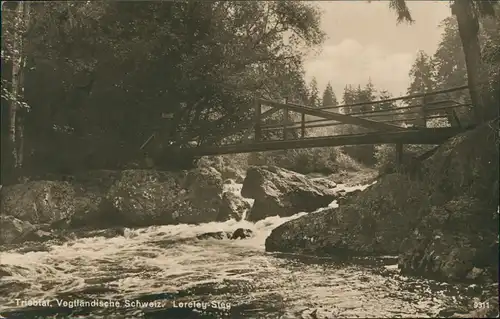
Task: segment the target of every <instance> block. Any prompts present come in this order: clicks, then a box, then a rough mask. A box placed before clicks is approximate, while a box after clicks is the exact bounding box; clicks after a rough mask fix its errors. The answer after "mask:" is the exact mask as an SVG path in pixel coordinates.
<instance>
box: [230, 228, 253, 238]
mask: <svg viewBox="0 0 500 319" xmlns="http://www.w3.org/2000/svg"><path fill="white" fill-rule="evenodd" d="M252 236H253V231H252V230H251V229H245V228H238V229H236V230H235V231H234V233H233V234H232V236H231V239H245V238H248V237H252Z"/></svg>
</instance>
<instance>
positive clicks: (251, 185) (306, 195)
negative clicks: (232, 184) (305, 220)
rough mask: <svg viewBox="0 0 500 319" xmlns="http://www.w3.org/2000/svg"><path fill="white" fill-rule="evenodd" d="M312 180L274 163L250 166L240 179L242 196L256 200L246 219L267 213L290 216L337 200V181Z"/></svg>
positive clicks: (267, 215)
mask: <svg viewBox="0 0 500 319" xmlns="http://www.w3.org/2000/svg"><path fill="white" fill-rule="evenodd" d="M325 185H326V182H324V181H323V182H315V181H313V180H310V179H308V178H307V177H306V176H304V175H302V174H299V173H295V172H292V171H288V170H285V169H281V168H278V167H275V166H259V167H251V168H249V169H248V171H247V175H246V178H245V180H244V182H243V188H242V190H241V195H242V196H243V197H246V198H252V199H254V200H255V202H254V204H253V206H252V209H251V210H250V212H249V214H248V216H247V219H248V220H250V221H257V220H261V219H264V218H266V217H269V216H276V215H278V216H291V215H294V214H296V213H299V212H312V211H314V210H316V209H318V208H320V207H325V206H328V205H329V204H330V203H331V202H332V201H333V200H335V199H336V197H337V195H336V191H335V190H334V189H333V188H335V186H336V184H335V183H334V182H329V183H328V186H329V187H325Z"/></svg>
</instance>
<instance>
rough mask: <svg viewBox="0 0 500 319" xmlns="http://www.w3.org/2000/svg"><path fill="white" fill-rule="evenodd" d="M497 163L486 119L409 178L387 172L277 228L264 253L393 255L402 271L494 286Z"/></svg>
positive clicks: (493, 130)
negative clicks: (362, 187)
mask: <svg viewBox="0 0 500 319" xmlns="http://www.w3.org/2000/svg"><path fill="white" fill-rule="evenodd" d="M498 158H499V153H498V122H492V123H488V124H486V125H483V126H481V127H479V128H477V129H475V130H472V131H469V132H466V133H464V134H462V135H459V136H456V137H454V138H452V139H450V140H449V141H448V142H447V143H445V144H443V145H442V146H441V147H440V148H439V149H438V151H437V152H436V153H435V154H434V155H433V156H432V157H430V158H429V159H427V160H425V161H424V162H422V163H421V164H420V166H419V167H418V168H417V170H415V171H412V172H411V174H407V173H403V172H400V173H394V174H389V175H386V176H384V177H382V178H381V179H380V180H379V181H378V182H377V183H376V184H374V185H372V186H371V187H369V188H368V189H367V190H365V191H364V192H361V193H359V194H358V195H357V196H353V197H352V198H350V199H348V200H347V201H346V202H345V203H344V204H343V205H342V206H340V207H339V208H338V209H337V208H331V209H327V210H323V211H320V212H317V213H313V214H309V215H306V216H303V217H301V218H298V219H295V220H292V221H289V222H287V223H284V224H282V225H281V226H279V227H277V228H276V229H274V230H273V232H272V233H271V235H270V236H269V237H268V238H267V240H266V250H267V251H280V252H293V253H306V254H314V255H327V256H329V255H330V256H345V257H349V256H353V255H358V256H359V255H362V256H365V255H381V254H393V255H399V262H398V264H399V268H400V270H401V273H402V274H407V275H416V276H422V277H426V278H432V279H438V280H444V281H451V282H453V281H462V282H463V281H465V282H470V283H480V284H486V285H488V283H489V284H491V283H496V282H497V281H498V248H499V247H498V225H499V224H498V223H499V220H498V219H499V210H498V203H499V189H498V175H499V169H498V163H499V161H498ZM495 294H496V295H497V292H495ZM490 297H491V294H490ZM484 298H487V299H488V298H489V297H485V296H483V299H484ZM489 305H490V306H491V307H492V309H489V310H488V311H490V313H489V314H490V315H491V314H492V313H498V299H497V302H494V303H492V302H490V303H489ZM483 312H485V311H483ZM486 312H487V311H486ZM483 315H484V313H483Z"/></svg>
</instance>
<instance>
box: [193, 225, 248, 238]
mask: <svg viewBox="0 0 500 319" xmlns="http://www.w3.org/2000/svg"><path fill="white" fill-rule="evenodd" d="M252 236H253V231H252V230H251V229H247V228H238V229H236V230H235V231H234V232H227V231H217V232H209V233H203V234H200V235H197V236H196V238H198V239H199V240H206V239H232V240H235V239H245V238H249V237H252Z"/></svg>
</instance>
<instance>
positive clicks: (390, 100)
mask: <svg viewBox="0 0 500 319" xmlns="http://www.w3.org/2000/svg"><path fill="white" fill-rule="evenodd" d="M467 88H469V86H468V85H462V86H457V87H452V88H448V89H443V90H437V91H431V92H427V93H415V94H410V95H405V96H399V97H393V98H390V99H385V100H379V101H371V102H359V103H353V104H343V105H331V106H329V105H327V106H322V107H319V108H318V109H320V110H331V109H338V108H342V107H352V106H362V105H373V104H381V103H386V102H394V101H399V100H409V99H414V98H418V97H424V96H433V95H438V94H442V93H450V92H456V91H462V90H465V89H467Z"/></svg>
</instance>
